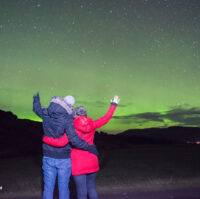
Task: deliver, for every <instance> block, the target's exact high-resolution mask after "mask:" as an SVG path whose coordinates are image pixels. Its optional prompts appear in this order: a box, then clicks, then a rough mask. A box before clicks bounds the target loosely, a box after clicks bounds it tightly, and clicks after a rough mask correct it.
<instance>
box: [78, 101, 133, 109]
mask: <svg viewBox="0 0 200 199" xmlns="http://www.w3.org/2000/svg"><path fill="white" fill-rule="evenodd" d="M77 104H79V105H82V106H85V105H92V106H94V107H95V106H96V107H100V108H102V107H107V106H108V105H109V104H110V102H107V103H106V102H102V101H93V102H88V101H83V100H78V101H77ZM130 105H131V104H130V103H129V104H126V105H125V104H119V105H118V107H121V108H123V107H127V106H130Z"/></svg>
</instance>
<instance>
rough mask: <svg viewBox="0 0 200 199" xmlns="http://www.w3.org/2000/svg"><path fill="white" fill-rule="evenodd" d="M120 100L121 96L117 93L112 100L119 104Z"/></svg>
mask: <svg viewBox="0 0 200 199" xmlns="http://www.w3.org/2000/svg"><path fill="white" fill-rule="evenodd" d="M119 101H120V99H119V97H118V96H117V95H115V96H114V99H113V100H112V99H111V100H110V102H111V103H116V104H118V103H119Z"/></svg>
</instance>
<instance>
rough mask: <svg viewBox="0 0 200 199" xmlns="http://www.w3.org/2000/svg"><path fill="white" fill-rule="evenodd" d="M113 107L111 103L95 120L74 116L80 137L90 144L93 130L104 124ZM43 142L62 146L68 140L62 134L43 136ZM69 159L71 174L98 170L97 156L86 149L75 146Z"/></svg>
mask: <svg viewBox="0 0 200 199" xmlns="http://www.w3.org/2000/svg"><path fill="white" fill-rule="evenodd" d="M115 109H116V104H115V103H112V105H111V106H110V109H109V110H108V112H107V113H106V115H105V116H104V117H102V118H100V119H98V120H95V121H93V120H92V119H91V118H88V117H87V116H79V117H77V118H75V119H74V126H75V129H76V132H77V134H78V135H79V136H80V137H81V139H83V140H85V141H86V142H87V143H88V144H90V145H92V144H93V140H94V134H95V130H96V129H97V128H100V127H102V126H103V125H105V124H106V123H107V122H108V121H109V120H110V119H111V117H112V115H113V113H114V111H115ZM43 142H45V143H46V144H49V145H52V146H56V147H63V146H65V145H66V144H67V143H68V142H69V141H68V138H67V136H66V134H64V135H63V136H62V137H61V138H57V139H54V138H50V137H47V136H45V137H44V138H43ZM71 161H72V175H81V174H87V173H93V172H97V171H98V170H99V162H98V158H97V156H96V155H94V154H92V153H90V152H88V151H84V150H80V149H75V148H74V149H72V153H71Z"/></svg>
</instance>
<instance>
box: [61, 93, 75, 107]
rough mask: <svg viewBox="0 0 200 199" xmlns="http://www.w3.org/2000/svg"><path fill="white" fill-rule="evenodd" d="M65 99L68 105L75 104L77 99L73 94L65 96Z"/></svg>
mask: <svg viewBox="0 0 200 199" xmlns="http://www.w3.org/2000/svg"><path fill="white" fill-rule="evenodd" d="M63 99H64V100H65V102H66V103H67V104H68V105H70V106H74V104H75V99H74V97H73V96H71V95H67V96H65V97H64V98H63Z"/></svg>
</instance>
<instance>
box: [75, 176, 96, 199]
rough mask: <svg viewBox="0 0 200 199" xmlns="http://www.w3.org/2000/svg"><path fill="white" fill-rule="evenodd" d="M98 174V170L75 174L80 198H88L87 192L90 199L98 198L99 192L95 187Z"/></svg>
mask: <svg viewBox="0 0 200 199" xmlns="http://www.w3.org/2000/svg"><path fill="white" fill-rule="evenodd" d="M96 176H97V172H96V173H90V174H84V175H74V176H73V178H74V181H75V184H76V192H77V198H78V199H87V194H88V196H89V199H98V194H97V190H96V187H95V179H96Z"/></svg>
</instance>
